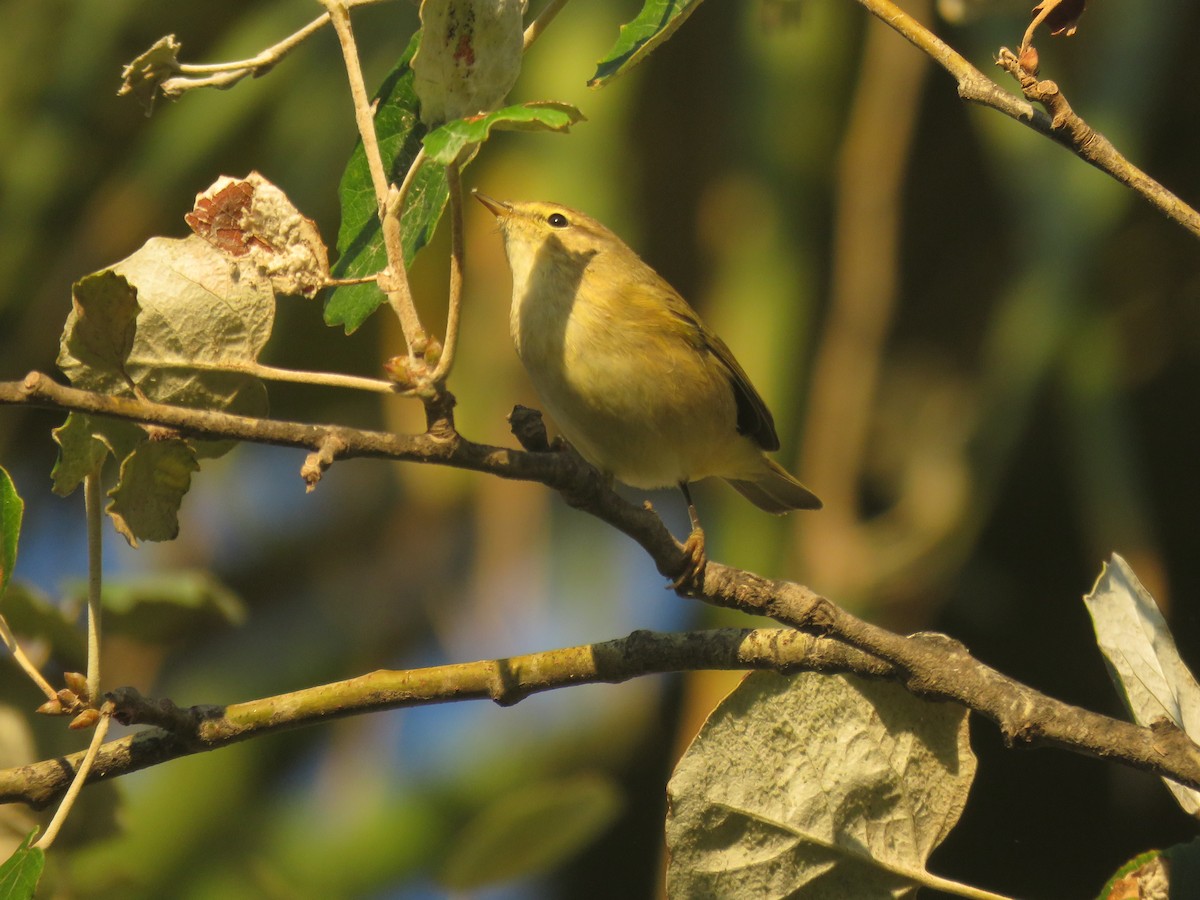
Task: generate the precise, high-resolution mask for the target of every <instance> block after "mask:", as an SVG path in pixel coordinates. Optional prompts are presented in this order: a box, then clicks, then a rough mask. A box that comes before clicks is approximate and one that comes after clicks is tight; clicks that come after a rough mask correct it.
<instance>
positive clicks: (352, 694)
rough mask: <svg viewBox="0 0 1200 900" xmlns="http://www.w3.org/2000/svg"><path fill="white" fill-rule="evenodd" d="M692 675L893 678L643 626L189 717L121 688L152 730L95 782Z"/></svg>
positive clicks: (787, 640)
mask: <svg viewBox="0 0 1200 900" xmlns="http://www.w3.org/2000/svg"><path fill="white" fill-rule="evenodd" d="M689 669H776V670H779V671H783V672H794V671H801V670H804V671H819V672H857V673H859V674H863V675H867V676H868V677H886V676H887V675H889V674H890V671H891V670H890V667H889V666H887V665H885V664H883V663H880V662H879V661H878V660H875V659H872V658H871V657H870V656H867V655H866V654H863V653H861V652H859V651H857V650H855V649H853V648H851V647H847V646H846V645H844V644H840V643H838V642H837V641H832V640H826V639H824V638H817V637H812V636H810V635H805V634H801V633H800V632H797V631H793V630H792V629H790V628H789V629H773V628H769V629H756V630H751V629H722V630H717V631H699V632H690V633H684V634H658V633H654V632H648V631H635V632H634V633H633V634H631V635H629V636H628V637H625V638H619V639H616V640H611V641H604V642H603V643H599V644H586V645H584V646H580V647H569V648H566V649H562V650H550V651H545V652H542V653H531V654H528V655H526V656H514V657H510V658H508V659H498V660H485V661H481V662H473V663H459V664H456V665H448V666H436V667H433V668H428V669H412V670H409V671H390V670H382V669H381V670H379V671H377V672H371V673H369V674H367V675H362V676H360V677H358V678H351V679H349V680H347V681H339V682H335V683H333V684H326V685H321V686H319V687H313V688H308V689H306V690H302V691H296V692H294V693H291V694H281V695H279V696H276V697H267V698H264V699H262V700H252V701H249V702H247V703H238V704H234V705H232V706H225V707H217V706H208V707H192V708H191V709H187V710H182V709H178V708H176V707H175V706H173V705H172V704H171V703H170V702H169V701H160V702H155V701H150V700H147V699H145V698H143V697H141V696H140V695H139V694H137V692H136V691H133V690H132V689H130V688H125V689H122V690H120V691H117V692H115V693H114V694H112V695H110V701H111V702H112V703H113V704H114V705H115V706H116V711H115V712H114V714H113V716H114V718H117V719H118V720H119V721H122V722H125V723H126V724H146V725H150V726H152V727H151V728H149V729H148V730H146V731H142V732H140V733H138V734H134V735H131V736H128V737H124V738H121V739H120V740H116V741H112V742H110V743H108V744H104V745H103V746H102V747H100V749H99V753H98V754H97V755H96V758H95V761H94V763H93V766H92V774H91V777H90V779H89V780H91V781H100V780H106V779H110V778H115V777H117V776H120V775H125V774H128V773H130V772H136V771H138V770H139V769H144V768H146V767H148V766H153V765H156V764H158V763H162V762H166V761H167V760H171V759H175V758H178V757H180V756H188V755H191V754H193V753H200V752H203V751H206V750H215V749H217V748H219V747H225V746H228V745H229V744H232V743H236V742H237V741H241V740H245V739H247V738H250V737H254V736H256V735H260V734H264V733H267V732H271V731H281V730H284V729H288V728H296V727H299V726H302V725H311V724H315V723H318V722H324V721H327V720H329V719H334V718H340V717H343V716H350V715H356V714H359V713H364V712H373V711H378V710H384V709H397V708H400V707H409V706H421V705H425V704H429V703H443V702H451V701H457V700H492V701H494V702H496V703H499V704H500V705H502V706H511V705H512V704H514V703H517V702H519V701H520V700H523V699H524V698H525V697H528V696H529V695H530V694H536V693H539V692H542V691H548V690H552V689H554V688H560V687H568V686H570V685H575V684H595V683H610V684H616V683H620V682H622V681H628V680H629V679H631V678H636V677H638V676H641V675H649V674H657V673H663V672H677V671H684V670H689ZM83 756H84V754H82V753H75V754H72V755H70V756H67V757H64V758H60V759H50V760H44V761H42V762H38V763H33V764H31V765H27V766H19V767H17V768H12V769H5V770H0V803H17V802H20V803H27V804H29V805H30V806H33V807H38V808H40V807H43V806H46V805H47V804H49V803H52V802H53V801H54V800H55V799H56V798H57V797H58V796H60V795H61V794H62V792H63V791H65V790H66V788H67V786H68V785H69V784H70V783H71V780H72V778H73V776H74V773H75V771H76V769H77V767H78V766H79V765H80V763H81V762H82V760H83Z"/></svg>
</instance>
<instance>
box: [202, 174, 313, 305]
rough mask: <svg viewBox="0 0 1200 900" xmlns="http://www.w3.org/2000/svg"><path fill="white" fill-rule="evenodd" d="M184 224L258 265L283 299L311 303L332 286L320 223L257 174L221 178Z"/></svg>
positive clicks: (224, 248) (219, 247)
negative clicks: (296, 297)
mask: <svg viewBox="0 0 1200 900" xmlns="http://www.w3.org/2000/svg"><path fill="white" fill-rule="evenodd" d="M183 218H184V221H186V222H187V224H188V227H190V228H191V229H192V231H194V232H195V233H196V234H197V235H198V236H199V237H202V238H204V240H206V241H208V242H209V243H210V244H212V245H213V246H214V247H216V248H217V249H218V250H221V251H222V252H224V253H227V254H229V255H230V256H233V257H237V258H248V259H249V260H250V261H252V262H254V263H255V264H256V265H258V266H259V267H260V268H261V269H262V270H263V272H264V274H266V275H267V277H268V278H270V280H271V286H272V288H273V289H274V290H275V291H276V292H278V293H281V294H300V295H303V296H307V297H311V296H313V295H314V294H316V293H317V291H319V290H320V289H321V288H323V287H324V286H325V284H326V283H327V282H328V280H329V250H328V249H327V248H326V246H325V242H324V241H323V240H322V239H321V233H320V232H319V231H318V230H317V226H316V223H314V222H313V220H312V219H309V218H307V217H306V216H304V215H302V214H301V213H300V211H299V210H298V209H296V207H295V206H294V205H293V204H292V201H291V200H289V199H288V197H287V195H286V194H285V193H284V192H283V191H282V190H280V189H279V188H278V187H276V186H275V185H274V184H272V183H271V182H270V181H268V180H267V179H266V178H263V176H262V175H260V174H258V173H257V172H251V173H250V174H249V175H247V176H246V177H245V178H243V179H236V178H230V177H228V176H222V177H221V178H218V179H217V180H216V181H215V182H214V183H213V184H212V186H211V187H209V189H208V190H207V191H205V192H203V193H201V194H197V195H196V203H195V206H194V208H193V209H192V211H191V212H190V213H188V214H187V215H185V216H184V217H183Z"/></svg>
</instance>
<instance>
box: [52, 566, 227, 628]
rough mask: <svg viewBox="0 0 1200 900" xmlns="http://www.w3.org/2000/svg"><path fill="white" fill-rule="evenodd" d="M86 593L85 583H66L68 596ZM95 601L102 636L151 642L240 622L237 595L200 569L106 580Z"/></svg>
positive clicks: (83, 595)
mask: <svg viewBox="0 0 1200 900" xmlns="http://www.w3.org/2000/svg"><path fill="white" fill-rule="evenodd" d="M86 591H87V587H86V585H84V584H82V583H79V584H72V585H71V586H70V588H69V591H68V594H69V597H70V598H71V599H72V600H77V601H82V600H83V598H84V597H85V596H86ZM100 603H101V605H102V606H103V607H104V628H105V630H106V632H107V633H110V634H125V635H129V636H130V637H133V638H137V639H138V640H140V641H144V642H146V643H153V644H164V643H168V642H170V641H173V640H177V639H180V638H185V637H187V636H189V635H191V634H195V633H196V631H197V630H198V629H204V628H209V627H212V626H213V625H240V624H241V623H242V622H243V621H244V620H245V618H246V608H245V605H244V604H243V603H242V601H241V599H240V598H239V597H238V596H237V594H235V593H234V592H233V591H232V590H230V589H229V588H228V587H227V586H226V585H224V584H222V583H221V582H220V581H218V580H217V579H216V578H215V577H213V576H212V575H211V574H209V573H208V572H200V571H172V572H164V573H162V574H155V575H141V576H137V577H133V578H122V579H119V580H115V579H111V578H110V579H106V580H105V582H104V586H103V588H102V589H101V594H100Z"/></svg>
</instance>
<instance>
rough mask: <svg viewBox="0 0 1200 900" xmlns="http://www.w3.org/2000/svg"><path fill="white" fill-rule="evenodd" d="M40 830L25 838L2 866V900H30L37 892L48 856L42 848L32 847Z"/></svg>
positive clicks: (0, 898) (35, 830)
mask: <svg viewBox="0 0 1200 900" xmlns="http://www.w3.org/2000/svg"><path fill="white" fill-rule="evenodd" d="M37 832H38V830H37V829H36V828H35V829H34V830H33V831H32V832H30V833H29V834H28V835H26V836H25V840H23V841H22V842H21V846H20V847H18V848H17V850H16V852H15V853H13V855H12V856H10V857H9V858H8V859H7V860H5V861H4V863H3V864H0V900H30V898H32V897H33V895H34V894H35V893H36V892H37V886H38V882H39V881H40V880H41V878H42V869H43V868H44V867H45V865H46V854H45V853H43V852H42V849H41V848H40V847H33V846H31V845H32V843H33V839H34V836H35V835H37Z"/></svg>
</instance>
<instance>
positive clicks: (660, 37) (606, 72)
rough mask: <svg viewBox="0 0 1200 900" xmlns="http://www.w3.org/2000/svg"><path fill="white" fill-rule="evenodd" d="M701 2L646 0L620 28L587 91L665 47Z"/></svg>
mask: <svg viewBox="0 0 1200 900" xmlns="http://www.w3.org/2000/svg"><path fill="white" fill-rule="evenodd" d="M699 5H700V0H646V2H645V3H644V4H643V5H642V11H641V12H639V13H638V14H637V16H636V17H635V18H634V19H633V21H632V22H630V23H628V24H627V25H622V26H621V33H620V35H618V37H617V42H616V43H615V44H614V45H613V46H612V49H610V50H609V51H608V55H606V56H605V57H604V59H602V60H600V62H598V63H597V64H596V74H595V75H593V76H592V77H591V80H590V81H588V85H589V86H590V87H601V86H602V85H605V84H607V83H608V82H610V81H612V80H613V79H614V78H616V77H617V76H618V75H623V74H625V73H626V72H628V71H629V70H630V69H632V68H633V67H634V66H636V65H637V64H638V63H640V62H641V61H642V60H643V59H645V58H646V57H647V56H649V55H650V53H651V51H653V50H655V49H656V48H657V47H658V46H659V45H660V44H662V43H664V42H665V41H666V40H667V39H668V38H669V37H671V35H673V34H674V33H675V30H676V29H677V28H678V27H679V26H680V25H682V24H683V23H684V22H686V21H687V18H688V16H690V15H691V14H692V13H694V12H695V11H696V7H698V6H699Z"/></svg>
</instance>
